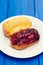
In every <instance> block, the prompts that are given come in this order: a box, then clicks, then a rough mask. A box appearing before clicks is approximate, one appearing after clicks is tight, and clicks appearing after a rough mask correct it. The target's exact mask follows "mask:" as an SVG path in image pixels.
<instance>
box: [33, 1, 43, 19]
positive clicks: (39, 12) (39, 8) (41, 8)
mask: <svg viewBox="0 0 43 65" xmlns="http://www.w3.org/2000/svg"><path fill="white" fill-rule="evenodd" d="M34 1H35V5H34V6H35V15H36V17H37V18H39V19H41V20H43V0H34Z"/></svg>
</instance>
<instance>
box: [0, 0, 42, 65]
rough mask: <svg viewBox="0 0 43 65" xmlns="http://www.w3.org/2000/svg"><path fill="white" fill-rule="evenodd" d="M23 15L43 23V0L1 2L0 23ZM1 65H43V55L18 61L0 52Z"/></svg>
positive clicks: (4, 0)
mask: <svg viewBox="0 0 43 65" xmlns="http://www.w3.org/2000/svg"><path fill="white" fill-rule="evenodd" d="M22 14H24V15H31V16H34V17H37V18H39V19H41V20H42V21H43V0H0V22H2V21H3V20H4V19H6V18H8V17H11V16H15V15H22ZM0 65H43V53H41V54H40V55H38V56H36V57H33V58H28V59H17V58H12V57H9V56H7V55H5V54H4V53H3V52H1V51H0Z"/></svg>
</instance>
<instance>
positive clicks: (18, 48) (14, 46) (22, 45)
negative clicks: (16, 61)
mask: <svg viewBox="0 0 43 65" xmlns="http://www.w3.org/2000/svg"><path fill="white" fill-rule="evenodd" d="M33 44H35V43H29V44H21V45H12V43H11V47H12V48H14V49H17V50H22V49H25V48H27V47H30V46H32V45H33Z"/></svg>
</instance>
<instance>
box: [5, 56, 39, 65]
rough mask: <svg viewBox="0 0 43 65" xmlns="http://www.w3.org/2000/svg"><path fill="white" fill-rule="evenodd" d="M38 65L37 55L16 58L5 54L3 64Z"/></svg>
mask: <svg viewBox="0 0 43 65" xmlns="http://www.w3.org/2000/svg"><path fill="white" fill-rule="evenodd" d="M12 64H13V65H31V64H32V65H38V56H36V57H34V58H30V59H29V58H28V59H17V58H12V57H9V56H6V60H5V65H12Z"/></svg>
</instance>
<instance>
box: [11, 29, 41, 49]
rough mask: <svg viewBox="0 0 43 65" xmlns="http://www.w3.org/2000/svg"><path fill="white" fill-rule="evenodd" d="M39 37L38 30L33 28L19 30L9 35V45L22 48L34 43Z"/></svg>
mask: <svg viewBox="0 0 43 65" xmlns="http://www.w3.org/2000/svg"><path fill="white" fill-rule="evenodd" d="M39 37H40V36H39V33H38V31H37V30H36V29H34V28H30V29H26V30H21V31H19V32H17V33H15V34H13V35H12V36H11V38H10V41H11V46H12V47H13V48H15V49H24V48H26V47H28V46H31V45H33V44H35V43H34V42H37V41H38V40H39Z"/></svg>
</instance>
